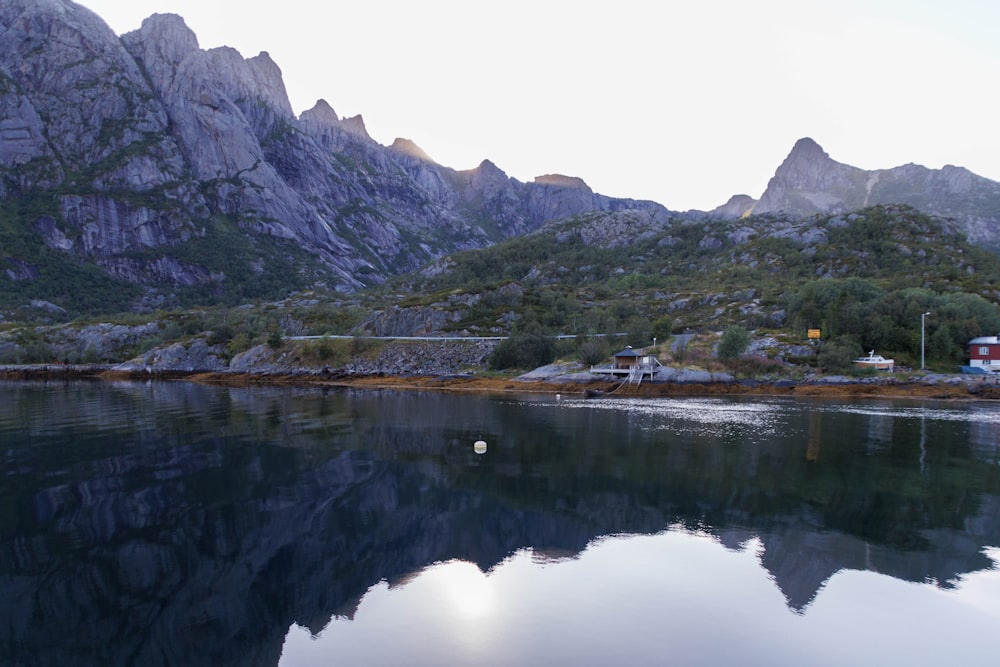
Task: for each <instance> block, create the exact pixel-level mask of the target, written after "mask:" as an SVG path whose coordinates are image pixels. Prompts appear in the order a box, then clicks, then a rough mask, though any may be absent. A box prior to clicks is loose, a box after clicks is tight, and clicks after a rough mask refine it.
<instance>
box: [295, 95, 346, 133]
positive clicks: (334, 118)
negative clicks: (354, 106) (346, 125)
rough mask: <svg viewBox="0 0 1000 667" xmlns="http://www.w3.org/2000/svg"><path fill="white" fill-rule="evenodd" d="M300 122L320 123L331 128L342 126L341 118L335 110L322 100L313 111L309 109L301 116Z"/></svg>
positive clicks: (317, 101)
mask: <svg viewBox="0 0 1000 667" xmlns="http://www.w3.org/2000/svg"><path fill="white" fill-rule="evenodd" d="M299 120H302V121H308V122H313V123H320V124H322V125H327V126H330V127H333V126H336V125H340V116H338V115H337V112H336V111H334V110H333V107H332V106H330V103H329V102H327V101H326V100H324V99H322V98H320V99H318V100H316V104H314V105H313V108H312V109H307V110H305V111H303V112H302V113H301V114H300V115H299Z"/></svg>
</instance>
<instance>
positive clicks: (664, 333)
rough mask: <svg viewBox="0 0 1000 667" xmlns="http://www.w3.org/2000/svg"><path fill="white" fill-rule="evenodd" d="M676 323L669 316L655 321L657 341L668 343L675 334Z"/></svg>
mask: <svg viewBox="0 0 1000 667" xmlns="http://www.w3.org/2000/svg"><path fill="white" fill-rule="evenodd" d="M673 328H674V321H673V319H671V317H670V316H669V315H661V316H660V317H657V318H656V319H655V320H653V336H655V337H656V340H661V341H666V340H667V339H668V338H670V334H671V333H673Z"/></svg>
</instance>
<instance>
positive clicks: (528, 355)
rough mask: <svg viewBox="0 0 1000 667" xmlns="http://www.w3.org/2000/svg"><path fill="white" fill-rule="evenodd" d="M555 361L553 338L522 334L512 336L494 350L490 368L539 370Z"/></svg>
mask: <svg viewBox="0 0 1000 667" xmlns="http://www.w3.org/2000/svg"><path fill="white" fill-rule="evenodd" d="M554 359H555V343H553V341H552V337H551V336H542V335H540V334H520V335H516V336H511V337H510V338H507V339H506V340H502V341H500V343H499V344H498V345H497V346H496V348H494V350H493V354H491V355H490V360H489V366H490V368H491V369H493V370H504V369H508V368H526V369H527V368H537V367H539V366H544V365H545V364H550V363H552V361H553V360H554Z"/></svg>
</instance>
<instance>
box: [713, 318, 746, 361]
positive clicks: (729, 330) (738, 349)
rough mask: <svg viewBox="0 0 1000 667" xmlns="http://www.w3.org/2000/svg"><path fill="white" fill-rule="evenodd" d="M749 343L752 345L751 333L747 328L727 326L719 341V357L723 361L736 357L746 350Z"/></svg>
mask: <svg viewBox="0 0 1000 667" xmlns="http://www.w3.org/2000/svg"><path fill="white" fill-rule="evenodd" d="M748 345H750V333H749V332H748V331H747V330H746V329H744V328H743V327H739V326H731V327H726V329H725V331H723V332H722V339H721V340H720V341H719V350H718V356H719V359H722V360H723V361H729V360H731V359H736V358H737V357H739V356H740V355H741V354H743V353H744V352H745V351H746V349H747V346H748Z"/></svg>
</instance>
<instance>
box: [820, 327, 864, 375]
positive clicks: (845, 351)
mask: <svg viewBox="0 0 1000 667" xmlns="http://www.w3.org/2000/svg"><path fill="white" fill-rule="evenodd" d="M859 356H861V345H859V344H858V343H857V341H855V340H854V339H852V338H849V337H847V336H841V337H839V338H836V339H834V340H832V341H829V342H827V343H823V347H822V348H820V351H819V355H817V357H816V363H817V364H819V367H820V368H821V369H823V370H824V371H825V372H827V373H830V372H843V371H849V370H851V369H852V368H853V367H854V360H855V359H856V358H857V357H859Z"/></svg>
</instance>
